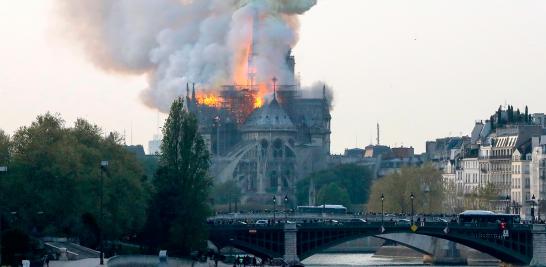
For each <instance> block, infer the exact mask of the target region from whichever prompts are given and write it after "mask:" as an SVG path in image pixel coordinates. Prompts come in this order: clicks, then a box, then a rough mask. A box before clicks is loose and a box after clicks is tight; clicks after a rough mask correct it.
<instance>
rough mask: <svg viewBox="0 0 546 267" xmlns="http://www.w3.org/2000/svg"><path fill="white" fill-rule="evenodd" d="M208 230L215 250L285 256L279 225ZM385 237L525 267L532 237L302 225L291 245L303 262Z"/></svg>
mask: <svg viewBox="0 0 546 267" xmlns="http://www.w3.org/2000/svg"><path fill="white" fill-rule="evenodd" d="M211 230H212V231H211V238H212V239H213V240H211V241H213V242H214V243H215V244H216V245H218V246H219V247H223V246H222V245H221V244H218V242H219V241H220V242H223V243H225V244H229V242H231V244H232V246H234V247H236V248H239V249H241V250H244V251H248V252H249V253H252V254H255V255H256V256H260V257H266V258H274V257H282V256H283V255H284V252H285V244H284V243H285V240H284V232H283V227H282V225H272V226H262V227H257V226H253V225H229V226H223V227H218V228H216V227H213V228H212V229H211ZM388 233H412V234H420V235H426V236H431V237H436V238H440V239H445V240H449V241H453V242H455V243H458V244H462V245H465V246H467V247H470V248H473V249H476V250H478V251H481V252H484V253H487V254H489V255H491V256H493V257H495V258H497V259H499V260H501V261H503V262H507V263H514V264H528V263H529V262H530V261H531V258H532V256H533V251H532V250H533V241H532V233H531V231H530V230H529V228H528V227H523V226H522V227H520V228H514V229H511V230H510V238H504V237H503V236H502V232H500V231H499V229H498V227H494V226H490V227H465V226H463V225H459V224H445V223H427V226H424V227H418V228H417V229H415V230H414V231H412V230H410V227H409V225H396V224H394V223H391V224H387V223H385V224H383V225H382V224H380V223H367V224H359V225H329V224H302V225H298V227H297V239H296V240H297V244H293V245H294V247H295V248H296V249H297V255H298V257H299V259H300V260H303V259H305V258H307V257H309V256H311V255H313V254H316V253H319V252H321V251H323V250H324V249H326V248H329V247H332V246H335V245H339V244H341V243H344V242H347V241H351V240H354V239H357V238H362V237H368V236H377V235H380V234H388ZM230 238H231V239H232V240H231V241H229V239H230ZM214 239H215V240H214ZM226 239H227V241H226ZM222 240H223V241H222ZM427 254H429V253H427Z"/></svg>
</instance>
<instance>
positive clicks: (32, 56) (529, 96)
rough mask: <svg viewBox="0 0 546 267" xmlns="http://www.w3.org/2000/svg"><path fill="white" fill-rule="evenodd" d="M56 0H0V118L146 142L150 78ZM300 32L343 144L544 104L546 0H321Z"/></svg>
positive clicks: (424, 133)
mask: <svg viewBox="0 0 546 267" xmlns="http://www.w3.org/2000/svg"><path fill="white" fill-rule="evenodd" d="M55 2H56V1H55V0H42V1H33V0H18V1H10V0H0V34H1V36H2V41H1V42H0V58H1V59H2V62H1V63H0V101H1V102H0V114H1V115H0V129H3V130H5V131H7V132H8V133H10V134H11V133H13V132H14V131H15V130H16V129H17V128H18V127H20V126H24V125H28V124H30V122H31V121H33V120H34V118H35V117H36V116H37V115H39V114H43V113H45V112H47V111H51V112H53V113H57V112H58V113H60V114H61V115H62V117H63V118H64V119H65V120H66V121H67V124H69V125H71V124H72V123H73V121H74V120H75V119H76V118H78V117H83V118H85V119H87V120H89V121H91V122H93V123H96V124H97V125H99V126H100V127H102V128H103V129H104V130H105V131H118V132H120V133H122V134H123V132H124V131H125V134H126V136H127V143H128V144H130V143H131V139H132V143H133V144H142V145H144V147H145V148H146V149H148V147H147V143H148V141H149V140H151V139H152V137H153V135H154V134H155V133H157V131H158V129H157V125H158V118H159V121H160V124H162V120H163V119H164V118H165V115H164V114H158V112H157V111H154V110H151V109H149V108H147V107H146V106H144V105H143V104H142V103H141V100H140V99H139V94H140V92H141V91H142V89H144V88H145V87H146V78H145V77H139V76H129V75H126V76H123V75H118V74H116V75H114V74H109V73H104V72H102V71H100V70H98V69H97V68H95V67H94V66H93V65H92V64H91V63H90V62H89V61H88V60H87V58H86V57H85V56H84V54H83V53H82V52H81V51H80V50H79V49H78V47H77V46H75V45H74V44H73V43H71V42H69V41H67V40H66V39H64V38H63V37H62V33H61V32H60V30H59V21H58V17H57V15H58V14H57V13H56V12H55V9H54V3H55ZM300 34H301V38H300V42H299V44H298V46H297V47H296V48H295V49H294V54H295V56H296V62H297V65H296V68H297V72H299V73H300V74H301V77H302V83H303V84H304V85H307V84H312V83H313V82H314V81H317V80H321V81H325V82H326V83H328V84H329V85H331V86H332V87H333V88H334V94H335V101H334V110H333V112H332V118H333V119H332V151H333V153H342V152H343V150H344V149H345V148H352V147H355V146H356V145H358V146H360V147H364V146H366V145H368V144H369V143H370V141H372V142H373V143H375V138H376V123H379V124H380V125H381V140H382V143H383V144H385V145H391V146H394V145H398V146H400V145H402V144H403V145H405V146H413V147H415V148H416V151H417V152H422V151H424V148H425V142H426V141H427V140H432V139H436V138H440V137H445V136H448V135H453V136H454V135H460V134H461V133H462V134H463V135H466V134H469V133H470V130H471V129H472V126H473V124H474V121H475V120H482V119H487V118H488V117H489V116H490V115H491V114H492V113H493V112H494V111H495V110H496V109H497V108H498V106H499V105H501V104H504V103H505V102H507V103H508V104H511V105H513V106H515V107H516V108H520V109H523V108H524V107H525V105H528V106H529V110H530V112H531V113H534V112H546V106H545V105H544V99H546V89H545V88H544V87H545V85H546V49H545V47H546V1H542V0H536V1H516V0H513V1H504V0H488V1H485V0H484V1H481V0H458V1H447V0H414V1H407V0H375V1H372V0H319V1H318V4H317V6H316V7H314V8H313V9H311V10H310V11H309V12H308V13H306V14H305V15H303V16H302V17H301V33H300ZM131 129H132V135H131ZM131 137H132V138H131ZM357 140H358V141H357Z"/></svg>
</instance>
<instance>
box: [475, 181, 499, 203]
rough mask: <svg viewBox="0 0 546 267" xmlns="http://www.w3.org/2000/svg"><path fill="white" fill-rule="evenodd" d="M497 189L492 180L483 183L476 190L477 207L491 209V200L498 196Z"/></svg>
mask: <svg viewBox="0 0 546 267" xmlns="http://www.w3.org/2000/svg"><path fill="white" fill-rule="evenodd" d="M499 192H500V191H499V189H498V188H496V187H495V185H494V184H493V183H492V182H487V183H486V184H485V185H483V186H481V187H479V188H478V189H477V190H476V193H475V195H476V198H477V201H478V204H477V207H478V208H479V209H491V201H493V200H497V199H498V198H499Z"/></svg>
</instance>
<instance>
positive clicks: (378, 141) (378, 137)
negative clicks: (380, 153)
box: [377, 122, 381, 145]
mask: <svg viewBox="0 0 546 267" xmlns="http://www.w3.org/2000/svg"><path fill="white" fill-rule="evenodd" d="M380 141H381V139H380V136H379V122H378V123H377V145H379V144H381V142H380Z"/></svg>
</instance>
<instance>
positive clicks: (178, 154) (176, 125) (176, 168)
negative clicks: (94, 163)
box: [148, 98, 212, 256]
mask: <svg viewBox="0 0 546 267" xmlns="http://www.w3.org/2000/svg"><path fill="white" fill-rule="evenodd" d="M197 127H198V125H197V119H196V118H195V116H194V115H193V114H190V113H188V112H187V111H185V110H184V108H183V101H182V99H181V98H179V99H177V100H175V101H174V103H173V104H172V106H171V110H170V113H169V117H168V119H167V121H166V123H165V126H164V127H163V141H162V144H161V151H162V154H161V157H160V162H159V169H158V171H157V174H156V177H155V180H154V186H155V190H156V193H155V195H154V197H153V202H152V207H151V209H150V217H149V228H148V233H149V235H148V238H149V240H150V241H151V242H152V244H151V245H152V246H157V247H161V248H166V249H168V250H169V251H170V253H171V254H174V255H184V256H187V255H189V254H190V253H191V251H192V250H197V249H203V248H205V246H206V242H205V241H206V239H207V233H206V227H205V225H204V222H205V220H206V218H207V216H208V215H209V214H210V207H209V205H208V201H207V198H208V196H209V191H210V188H211V187H212V180H211V178H210V177H209V176H208V175H207V171H208V168H209V165H210V162H209V153H208V151H207V149H206V147H205V142H204V141H203V138H202V137H201V135H200V134H199V133H198V132H197ZM150 234H151V235H150Z"/></svg>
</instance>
